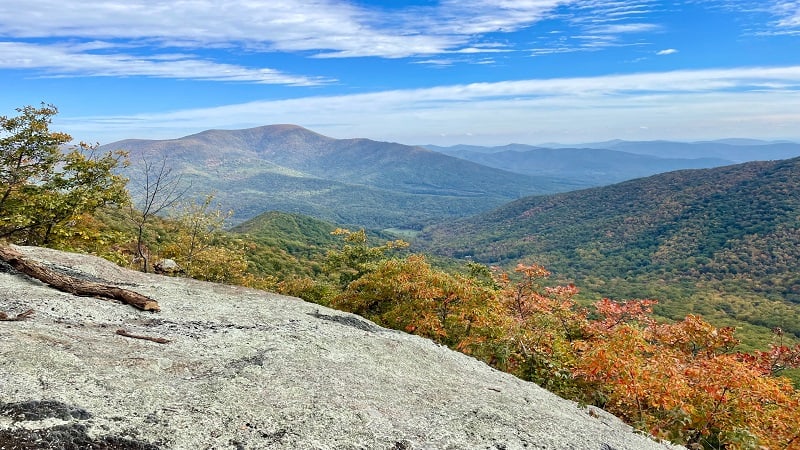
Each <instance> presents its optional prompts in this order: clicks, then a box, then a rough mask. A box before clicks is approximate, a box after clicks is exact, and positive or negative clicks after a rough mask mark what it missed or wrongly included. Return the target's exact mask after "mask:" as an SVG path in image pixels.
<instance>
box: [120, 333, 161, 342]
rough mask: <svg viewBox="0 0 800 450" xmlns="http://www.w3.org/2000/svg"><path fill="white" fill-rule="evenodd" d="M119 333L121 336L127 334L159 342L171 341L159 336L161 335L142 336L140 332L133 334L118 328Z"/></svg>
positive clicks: (131, 336) (135, 337)
mask: <svg viewBox="0 0 800 450" xmlns="http://www.w3.org/2000/svg"><path fill="white" fill-rule="evenodd" d="M117 334H118V335H120V336H125V337H129V338H134V339H144V340H145V341H153V342H158V343H159V344H166V343H168V342H169V339H164V338H159V337H152V336H142V335H138V334H131V333H128V332H127V331H125V330H117Z"/></svg>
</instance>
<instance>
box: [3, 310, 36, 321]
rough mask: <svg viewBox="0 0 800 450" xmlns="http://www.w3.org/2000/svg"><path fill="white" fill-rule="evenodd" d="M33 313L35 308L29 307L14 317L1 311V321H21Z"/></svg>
mask: <svg viewBox="0 0 800 450" xmlns="http://www.w3.org/2000/svg"><path fill="white" fill-rule="evenodd" d="M32 315H33V310H32V309H29V310H27V311H24V312H21V313H19V314H17V315H16V316H14V317H8V314H7V313H5V312H3V311H0V321H2V322H19V321H21V320H25V319H27V318H29V317H31V316H32Z"/></svg>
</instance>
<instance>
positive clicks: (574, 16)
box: [0, 0, 653, 58]
mask: <svg viewBox="0 0 800 450" xmlns="http://www.w3.org/2000/svg"><path fill="white" fill-rule="evenodd" d="M650 2H652V0H613V1H611V0H442V1H440V2H439V3H438V4H437V5H435V6H426V7H421V6H416V7H415V6H408V7H405V8H399V9H398V8H395V9H391V10H387V9H381V8H377V7H372V8H367V7H365V6H357V5H356V4H355V3H350V2H347V1H345V0H311V1H301V0H225V1H224V2H220V1H216V0H193V1H190V2H162V1H156V0H3V1H2V2H0V38H2V37H6V38H9V39H11V38H13V39H15V40H20V39H36V38H59V39H64V38H71V39H86V40H105V41H110V42H114V43H120V42H123V41H125V42H128V41H133V42H136V43H138V44H140V45H142V44H145V43H146V44H150V45H152V44H156V45H162V46H175V47H179V48H199V47H206V46H209V45H211V46H214V45H223V46H225V45H230V46H237V47H245V48H250V49H255V50H260V51H281V52H314V53H313V54H312V55H313V56H316V57H322V58H333V57H359V56H378V57H385V58H402V57H409V56H426V55H427V56H430V55H436V54H441V53H448V52H453V51H464V50H467V49H469V51H478V50H480V51H483V52H491V51H497V48H495V49H492V48H491V47H490V46H487V45H486V44H494V45H495V46H497V45H499V44H497V42H494V41H492V38H491V37H490V36H489V35H493V34H496V33H504V32H513V31H518V30H520V29H523V28H526V27H530V26H531V25H533V24H535V23H538V22H540V21H542V20H546V19H550V18H553V17H568V18H570V20H573V21H574V23H576V24H580V23H584V24H589V23H594V24H595V26H597V24H598V23H599V22H603V21H605V20H606V18H609V17H612V19H610V20H614V21H619V20H623V19H625V20H627V19H628V18H630V19H631V20H634V19H636V18H637V17H638V16H641V15H642V14H644V13H646V12H647V8H645V7H644V6H646V5H647V4H648V3H650ZM567 10H569V12H567ZM578 26H582V25H578ZM652 27H653V25H649V24H640V23H632V24H624V23H616V24H613V25H607V26H606V28H605V29H604V30H601V31H600V32H602V33H607V34H612V33H613V34H624V33H631V32H646V31H650V30H651V29H652ZM509 45H510V44H509Z"/></svg>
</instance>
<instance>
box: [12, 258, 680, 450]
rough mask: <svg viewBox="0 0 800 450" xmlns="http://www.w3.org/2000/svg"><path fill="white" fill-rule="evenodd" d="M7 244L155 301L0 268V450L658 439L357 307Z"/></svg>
mask: <svg viewBox="0 0 800 450" xmlns="http://www.w3.org/2000/svg"><path fill="white" fill-rule="evenodd" d="M18 249H19V250H20V251H21V252H22V253H23V254H25V255H26V256H27V257H29V258H32V259H35V260H38V261H42V262H46V263H48V264H49V265H51V267H53V268H54V269H61V270H66V271H69V272H70V273H71V274H73V275H76V274H77V275H79V276H83V277H86V278H89V279H93V280H98V279H99V280H104V281H105V282H108V283H110V284H115V285H118V286H121V287H126V288H128V289H132V290H135V291H137V292H140V293H142V294H145V295H148V296H150V297H153V298H154V299H156V300H157V301H158V302H159V303H160V305H161V308H162V311H161V312H160V313H149V312H141V311H138V310H136V309H133V308H131V307H128V306H125V305H122V304H120V303H117V302H113V301H105V300H101V299H96V298H85V297H76V296H73V295H70V294H66V293H62V292H58V291H55V290H53V289H51V288H49V287H47V286H45V285H43V284H41V283H39V282H38V281H33V280H30V279H28V278H26V277H24V276H22V275H19V274H15V273H13V271H10V270H9V269H8V268H7V267H6V268H5V270H4V268H3V267H0V311H5V312H7V313H9V315H13V314H17V313H19V312H22V311H25V310H27V309H29V308H32V309H33V310H34V311H35V315H34V316H33V317H32V318H30V319H28V320H25V321H19V322H0V449H5V450H10V449H28V448H54V449H55V448H58V449H61V448H63V449H72V448H74V449H79V448H80V449H84V448H96V449H120V450H127V449H193V450H194V449H295V448H297V449H386V450H389V449H395V450H400V449H509V450H510V449H591V450H610V449H614V450H622V449H631V450H642V449H664V448H673V447H668V446H667V445H664V444H659V443H656V442H654V441H653V440H651V439H649V438H648V437H646V436H643V435H641V434H637V433H634V432H633V431H632V430H631V428H630V427H628V426H626V425H624V424H622V423H621V422H620V421H619V420H618V419H616V418H615V417H613V416H611V415H609V414H607V413H605V412H604V411H601V410H598V409H595V408H585V407H580V406H578V405H576V404H574V403H572V402H569V401H566V400H563V399H561V398H559V397H557V396H555V395H553V394H551V393H549V392H548V391H546V390H544V389H542V388H540V387H538V386H537V385H535V384H532V383H528V382H524V381H521V380H519V379H517V378H515V377H513V376H510V375H507V374H504V373H502V372H499V371H496V370H493V369H492V368H490V367H488V366H487V365H485V364H483V363H481V362H479V361H477V360H475V359H473V358H470V357H468V356H464V355H461V354H459V353H456V352H453V351H450V350H449V349H447V348H444V347H441V346H438V345H436V344H434V343H432V342H430V341H428V340H425V339H421V338H419V337H415V336H411V335H408V334H404V333H400V332H396V331H391V330H386V329H384V328H380V327H378V326H376V325H375V324H373V323H371V322H367V321H365V320H363V319H361V318H359V317H357V316H353V315H350V314H346V313H342V312H339V311H334V310H330V309H326V308H323V307H319V306H317V305H314V304H310V303H306V302H303V301H301V300H298V299H295V298H290V297H283V296H279V295H275V294H270V293H266V292H262V291H256V290H251V289H245V288H241V287H231V286H223V285H216V284H210V283H203V282H198V281H194V280H188V279H180V278H169V277H164V276H159V275H148V274H143V273H138V272H133V271H129V270H125V269H121V268H119V267H117V266H114V265H113V264H111V263H109V262H106V261H104V260H101V259H98V258H95V257H91V256H85V255H75V254H69V253H62V252H56V251H53V250H47V249H41V248H34V247H19V248H18ZM119 329H124V330H126V331H127V332H128V333H131V334H135V335H144V336H151V337H160V338H166V339H169V340H170V342H169V343H166V344H160V343H156V342H151V341H147V340H140V339H133V338H130V337H124V336H120V335H117V334H116V331H117V330H119Z"/></svg>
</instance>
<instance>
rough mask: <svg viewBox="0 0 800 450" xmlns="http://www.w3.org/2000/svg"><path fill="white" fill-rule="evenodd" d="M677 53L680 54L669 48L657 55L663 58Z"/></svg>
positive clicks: (658, 52)
mask: <svg viewBox="0 0 800 450" xmlns="http://www.w3.org/2000/svg"><path fill="white" fill-rule="evenodd" d="M675 53H678V50H676V49H674V48H667V49H664V50H659V51H657V52H656V55H659V56H662V55H673V54H675Z"/></svg>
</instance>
